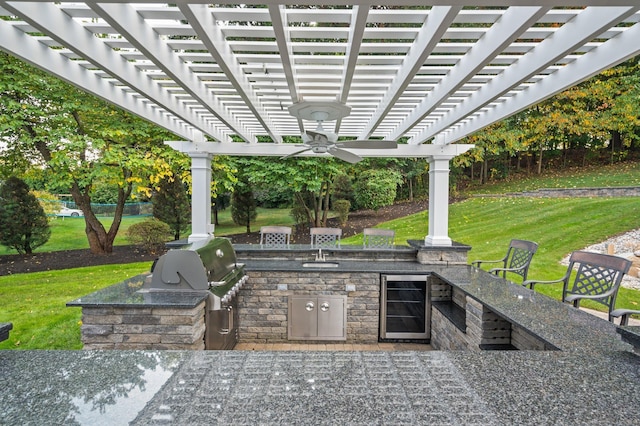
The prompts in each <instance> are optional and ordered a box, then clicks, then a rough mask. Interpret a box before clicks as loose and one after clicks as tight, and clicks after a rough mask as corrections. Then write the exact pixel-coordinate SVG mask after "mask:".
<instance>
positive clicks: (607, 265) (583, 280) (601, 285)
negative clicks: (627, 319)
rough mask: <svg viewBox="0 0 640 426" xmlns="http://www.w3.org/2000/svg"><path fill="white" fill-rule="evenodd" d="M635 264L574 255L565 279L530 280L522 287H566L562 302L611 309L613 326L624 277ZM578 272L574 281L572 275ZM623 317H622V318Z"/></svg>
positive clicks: (587, 254) (583, 253)
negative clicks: (553, 284)
mask: <svg viewBox="0 0 640 426" xmlns="http://www.w3.org/2000/svg"><path fill="white" fill-rule="evenodd" d="M630 267H631V261H630V260H628V259H624V258H622V257H618V256H612V255H609V254H601V253H591V252H587V251H574V252H573V253H571V257H569V266H568V268H567V272H566V273H565V274H564V277H562V278H560V279H557V280H551V281H535V280H529V281H525V282H523V283H522V285H524V286H529V288H531V289H532V290H533V289H534V287H535V285H536V284H552V283H559V282H562V283H563V287H562V301H563V302H567V303H572V304H573V306H574V307H576V308H579V307H580V301H582V300H592V301H594V302H598V303H601V304H603V305H605V306H606V307H607V308H608V314H609V321H611V322H613V318H614V315H613V309H614V307H615V305H616V296H617V295H618V289H619V288H620V283H621V282H622V277H623V276H624V274H626V273H627V272H629V268H630ZM574 269H575V270H576V274H575V278H574V279H573V281H571V275H572V272H573V271H574ZM621 315H622V314H621Z"/></svg>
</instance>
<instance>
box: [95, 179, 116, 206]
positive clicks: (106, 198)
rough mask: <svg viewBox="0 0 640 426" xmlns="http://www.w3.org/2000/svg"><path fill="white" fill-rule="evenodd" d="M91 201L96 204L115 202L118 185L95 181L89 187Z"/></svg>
mask: <svg viewBox="0 0 640 426" xmlns="http://www.w3.org/2000/svg"><path fill="white" fill-rule="evenodd" d="M91 202H92V203H96V204H116V203H117V202H118V186H117V185H114V184H107V183H104V182H102V181H97V182H96V183H94V185H93V187H92V188H91Z"/></svg>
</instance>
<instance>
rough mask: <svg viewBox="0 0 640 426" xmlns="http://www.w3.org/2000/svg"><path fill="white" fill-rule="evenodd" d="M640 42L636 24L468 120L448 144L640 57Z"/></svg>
mask: <svg viewBox="0 0 640 426" xmlns="http://www.w3.org/2000/svg"><path fill="white" fill-rule="evenodd" d="M638 40H640V24H635V25H634V26H633V27H631V28H628V29H626V31H624V32H623V33H622V34H620V35H619V36H617V37H615V38H612V39H610V40H609V41H607V42H606V43H604V44H603V45H602V46H601V47H600V48H598V49H596V50H593V51H592V52H589V53H586V54H584V55H583V56H582V57H580V58H579V59H577V60H576V61H575V62H573V63H571V64H569V65H567V66H566V67H564V68H562V69H560V70H558V71H556V72H555V74H554V78H553V79H545V80H544V81H542V82H540V83H538V84H537V85H535V86H532V87H530V88H528V89H526V90H523V91H522V92H520V93H519V94H517V95H515V96H513V97H512V98H511V99H510V102H508V103H506V102H503V103H501V104H499V105H497V106H496V107H495V108H493V109H492V110H491V111H490V113H489V112H487V113H484V114H480V115H478V116H476V117H474V118H473V119H470V120H467V121H466V122H465V123H464V124H462V125H460V126H458V127H456V128H455V129H454V130H452V131H450V132H449V133H448V134H447V139H448V142H449V143H452V142H455V141H457V140H460V139H462V138H464V137H465V136H469V135H471V134H472V133H474V132H476V131H478V130H480V129H482V128H484V127H486V126H488V125H490V124H491V123H494V122H495V121H496V120H501V119H505V118H507V117H510V116H512V115H513V114H516V113H518V112H519V111H522V110H524V109H526V108H528V107H530V106H531V105H534V104H536V103H538V102H542V101H543V100H545V99H547V98H549V97H551V96H553V95H555V94H556V93H559V92H561V91H562V90H565V89H567V88H569V87H571V86H573V85H574V84H575V81H576V79H578V80H579V81H582V80H586V79H588V78H589V77H592V76H594V75H596V74H598V73H600V72H602V71H604V70H605V69H607V68H609V67H610V66H611V64H618V63H621V62H623V61H625V60H627V59H629V58H632V57H634V56H636V55H638V54H640V43H638Z"/></svg>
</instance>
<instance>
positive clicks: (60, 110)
mask: <svg viewBox="0 0 640 426" xmlns="http://www.w3.org/2000/svg"><path fill="white" fill-rule="evenodd" d="M174 138H175V137H174V136H172V135H170V134H169V133H167V132H166V131H165V130H163V129H160V128H159V127H157V126H155V125H152V124H150V123H148V122H146V121H143V120H141V119H139V118H137V117H134V116H133V115H131V114H128V113H126V112H124V111H122V110H119V109H117V108H114V107H112V106H109V105H107V104H106V103H105V102H103V101H101V100H99V99H98V98H96V97H93V96H91V95H88V94H86V93H84V92H82V91H79V90H77V89H75V88H74V87H73V86H70V85H69V84H67V83H64V82H62V81H60V80H58V79H56V78H54V77H51V76H49V75H47V74H45V73H43V72H41V71H39V70H37V69H35V68H33V67H30V66H28V65H27V64H25V63H23V62H21V61H18V60H17V59H15V58H13V57H11V56H10V55H7V54H5V53H0V139H2V140H3V141H4V142H5V143H6V147H5V148H4V149H3V159H4V162H3V163H2V164H0V165H1V166H2V167H3V171H6V170H8V169H10V168H11V167H14V166H17V167H18V170H24V167H25V164H24V162H23V161H22V159H28V164H29V165H31V166H33V165H35V166H40V167H43V168H45V169H46V170H47V173H49V174H50V175H51V178H50V179H48V181H49V182H54V183H55V184H56V186H58V187H60V186H63V187H65V188H68V191H65V192H68V193H70V194H71V195H72V197H73V200H74V201H75V203H76V205H77V206H78V208H79V209H81V210H82V211H83V213H84V220H85V225H86V226H85V233H86V235H87V240H88V241H89V247H90V249H91V251H92V252H93V253H99V254H102V253H110V252H111V251H112V250H113V241H114V239H115V237H116V235H117V233H118V229H119V227H120V223H121V220H122V214H123V210H124V203H125V202H126V201H127V200H128V199H130V198H131V197H132V196H133V194H134V187H135V186H136V185H141V184H142V183H143V182H144V181H145V180H147V179H149V176H150V175H152V174H154V173H156V174H162V173H164V172H165V170H166V169H167V168H165V167H162V165H161V164H159V163H163V162H165V161H166V160H165V158H166V156H168V155H169V156H170V155H174V156H175V151H173V150H171V149H170V148H169V147H166V146H163V144H162V141H163V140H167V139H174ZM169 151H170V153H168V154H167V152H169ZM171 153H173V154H171ZM98 181H100V182H102V183H105V184H107V185H113V187H114V188H115V191H116V192H117V195H116V208H115V212H114V217H113V221H112V222H111V225H110V227H109V229H108V230H107V229H105V227H104V225H103V224H102V222H101V221H100V220H98V218H97V217H96V215H95V214H94V213H93V211H92V209H91V196H92V188H93V186H94V184H95V183H96V182H98ZM39 189H48V188H39Z"/></svg>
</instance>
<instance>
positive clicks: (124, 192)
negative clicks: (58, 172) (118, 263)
mask: <svg viewBox="0 0 640 426" xmlns="http://www.w3.org/2000/svg"><path fill="white" fill-rule="evenodd" d="M130 174H131V173H130V172H129V171H126V170H125V171H124V177H125V182H126V181H127V179H128V177H129V175H130ZM131 190H132V184H131V183H127V186H126V188H118V200H117V202H116V210H115V212H114V215H113V222H112V223H111V226H110V227H109V230H108V231H107V230H106V229H105V228H104V226H103V225H102V222H100V221H99V220H98V218H97V217H96V215H95V214H94V213H93V211H92V210H91V196H90V195H89V188H84V189H80V186H79V185H78V183H77V182H74V183H73V185H71V190H70V192H71V196H72V197H73V200H74V201H75V203H76V205H77V206H78V207H79V208H80V210H82V213H84V223H85V228H84V232H85V234H86V235H87V240H88V241H89V249H90V250H91V253H94V254H108V253H112V252H113V241H114V240H115V238H116V235H118V230H119V229H120V223H121V222H122V214H123V212H124V203H125V201H126V200H127V199H128V198H129V195H131Z"/></svg>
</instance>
